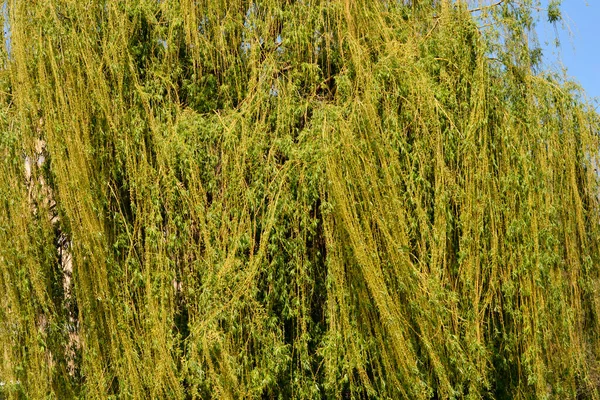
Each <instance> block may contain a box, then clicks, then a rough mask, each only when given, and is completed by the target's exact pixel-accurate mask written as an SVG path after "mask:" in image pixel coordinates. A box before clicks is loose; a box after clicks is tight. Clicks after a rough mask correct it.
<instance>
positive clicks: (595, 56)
mask: <svg viewBox="0 0 600 400" xmlns="http://www.w3.org/2000/svg"><path fill="white" fill-rule="evenodd" d="M562 16H563V20H564V21H563V23H562V24H558V25H557V27H556V30H555V28H554V27H553V26H552V25H551V24H549V23H547V22H546V21H547V19H546V16H545V15H542V16H541V19H540V22H539V25H538V28H537V30H538V35H539V39H540V43H541V45H542V47H543V49H544V61H545V69H554V70H556V69H558V70H559V71H560V68H561V67H563V66H564V67H565V68H566V69H567V75H568V76H570V77H571V78H572V79H573V80H575V81H577V82H579V83H580V84H581V86H582V87H583V88H584V89H585V91H586V93H587V95H588V96H589V97H590V98H592V97H597V98H598V100H600V1H599V0H563V2H562ZM556 33H558V39H559V41H560V48H558V49H557V48H556V47H555V46H554V39H555V38H556ZM546 42H547V43H548V44H547V45H546V44H545V43H546Z"/></svg>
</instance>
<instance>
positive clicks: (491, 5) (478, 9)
mask: <svg viewBox="0 0 600 400" xmlns="http://www.w3.org/2000/svg"><path fill="white" fill-rule="evenodd" d="M502 3H504V0H498V1H497V2H496V3H494V4H490V5H489V6H483V7H477V8H474V9H472V10H469V12H471V13H473V12H477V11H483V10H486V9H488V8H493V7H496V6H499V5H500V4H502Z"/></svg>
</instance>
